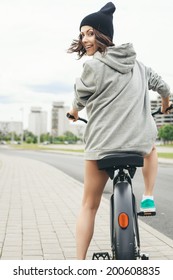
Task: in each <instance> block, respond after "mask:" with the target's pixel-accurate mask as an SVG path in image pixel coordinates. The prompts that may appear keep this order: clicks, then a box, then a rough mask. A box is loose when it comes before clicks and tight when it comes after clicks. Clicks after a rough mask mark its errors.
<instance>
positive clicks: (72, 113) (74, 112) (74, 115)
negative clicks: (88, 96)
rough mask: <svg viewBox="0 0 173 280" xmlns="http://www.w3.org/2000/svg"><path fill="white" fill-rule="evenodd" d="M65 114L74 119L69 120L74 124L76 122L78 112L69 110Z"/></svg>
mask: <svg viewBox="0 0 173 280" xmlns="http://www.w3.org/2000/svg"><path fill="white" fill-rule="evenodd" d="M67 114H70V115H71V116H73V117H74V119H71V118H69V119H70V120H72V121H73V122H76V121H77V120H78V118H79V116H78V111H76V110H75V109H71V110H70V111H69V112H68V113H67Z"/></svg>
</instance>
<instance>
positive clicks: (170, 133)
mask: <svg viewBox="0 0 173 280" xmlns="http://www.w3.org/2000/svg"><path fill="white" fill-rule="evenodd" d="M158 135H159V138H160V139H162V140H163V141H164V143H166V142H172V141H173V125H172V124H165V125H163V126H162V127H160V128H159V131H158Z"/></svg>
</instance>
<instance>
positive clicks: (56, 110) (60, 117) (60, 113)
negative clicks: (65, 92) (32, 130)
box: [51, 102, 70, 137]
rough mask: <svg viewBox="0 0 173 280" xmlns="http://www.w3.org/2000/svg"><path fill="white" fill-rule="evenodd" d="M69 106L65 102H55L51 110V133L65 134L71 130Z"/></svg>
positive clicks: (55, 134)
mask: <svg viewBox="0 0 173 280" xmlns="http://www.w3.org/2000/svg"><path fill="white" fill-rule="evenodd" d="M68 111H69V107H66V106H64V102H53V104H52V111H51V133H52V135H53V136H54V137H55V136H60V135H63V134H64V133H65V132H66V131H69V130H70V123H69V120H68V119H67V117H66V114H67V112H68Z"/></svg>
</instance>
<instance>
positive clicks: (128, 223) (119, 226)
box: [67, 105, 173, 260]
mask: <svg viewBox="0 0 173 280" xmlns="http://www.w3.org/2000/svg"><path fill="white" fill-rule="evenodd" d="M171 109H173V105H171V106H170V107H169V108H168V109H167V110H171ZM156 114H161V108H158V109H156V110H155V111H154V112H153V113H152V115H153V116H154V115H156ZM67 117H68V118H71V119H74V117H73V116H71V115H69V114H67ZM79 120H84V119H81V118H79ZM85 122H87V121H86V120H85ZM143 161H144V159H143V156H142V155H141V154H138V153H135V152H134V153H125V152H121V153H119V152H118V153H114V154H113V155H110V156H106V157H104V158H102V159H100V160H98V161H97V163H98V168H99V169H100V170H105V171H106V172H107V174H108V175H109V177H110V179H111V180H113V192H112V195H111V198H110V209H111V210H110V235H111V250H112V256H110V254H109V253H108V252H99V253H94V254H93V258H92V259H96V260H99V259H104V260H106V259H117V260H136V259H142V260H148V259H149V256H148V254H145V253H141V251H140V235H139V225H138V216H153V215H156V212H137V207H136V198H135V195H134V192H133V186H132V179H133V178H134V175H135V173H136V169H137V168H138V167H142V166H143Z"/></svg>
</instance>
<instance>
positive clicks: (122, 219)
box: [118, 212, 129, 228]
mask: <svg viewBox="0 0 173 280" xmlns="http://www.w3.org/2000/svg"><path fill="white" fill-rule="evenodd" d="M118 223H119V226H120V227H121V228H126V227H128V225H129V217H128V215H127V214H126V213H124V212H122V213H121V214H119V216H118Z"/></svg>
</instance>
